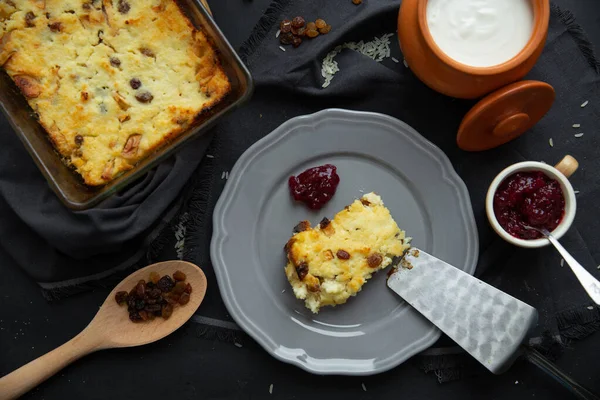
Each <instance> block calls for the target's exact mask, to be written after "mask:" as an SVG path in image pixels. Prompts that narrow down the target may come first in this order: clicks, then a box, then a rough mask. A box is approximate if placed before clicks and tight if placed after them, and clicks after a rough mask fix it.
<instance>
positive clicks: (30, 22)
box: [25, 11, 35, 28]
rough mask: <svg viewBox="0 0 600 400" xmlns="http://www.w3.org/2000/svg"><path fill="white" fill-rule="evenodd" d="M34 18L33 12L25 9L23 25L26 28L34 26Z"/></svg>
mask: <svg viewBox="0 0 600 400" xmlns="http://www.w3.org/2000/svg"><path fill="white" fill-rule="evenodd" d="M34 19H35V14H34V13H32V12H31V11H27V14H25V26H26V27H28V28H33V27H34V26H35V24H34V23H33V20H34Z"/></svg>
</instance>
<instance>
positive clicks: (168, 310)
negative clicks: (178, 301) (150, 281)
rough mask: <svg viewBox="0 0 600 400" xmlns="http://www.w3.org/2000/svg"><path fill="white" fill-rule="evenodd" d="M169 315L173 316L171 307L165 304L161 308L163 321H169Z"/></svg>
mask: <svg viewBox="0 0 600 400" xmlns="http://www.w3.org/2000/svg"><path fill="white" fill-rule="evenodd" d="M171 314H173V306H172V305H170V304H166V305H165V306H164V307H163V308H162V317H163V318H164V319H169V317H170V316H171Z"/></svg>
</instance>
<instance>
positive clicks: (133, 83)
mask: <svg viewBox="0 0 600 400" xmlns="http://www.w3.org/2000/svg"><path fill="white" fill-rule="evenodd" d="M129 86H131V87H132V88H133V89H139V88H140V86H142V81H140V80H139V79H138V78H131V80H130V81H129Z"/></svg>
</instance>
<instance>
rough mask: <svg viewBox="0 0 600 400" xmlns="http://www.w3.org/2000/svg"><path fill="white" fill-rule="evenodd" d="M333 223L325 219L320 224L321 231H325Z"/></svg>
mask: <svg viewBox="0 0 600 400" xmlns="http://www.w3.org/2000/svg"><path fill="white" fill-rule="evenodd" d="M330 223H331V221H330V220H329V219H328V218H327V217H325V218H323V219H322V220H321V222H319V226H320V227H321V229H325V228H327V227H328V226H329V224H330Z"/></svg>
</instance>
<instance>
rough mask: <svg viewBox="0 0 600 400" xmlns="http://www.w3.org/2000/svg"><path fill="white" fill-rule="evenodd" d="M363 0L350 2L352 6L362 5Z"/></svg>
mask: <svg viewBox="0 0 600 400" xmlns="http://www.w3.org/2000/svg"><path fill="white" fill-rule="evenodd" d="M362 2H363V0H352V3H353V4H356V5H359V4H362Z"/></svg>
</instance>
